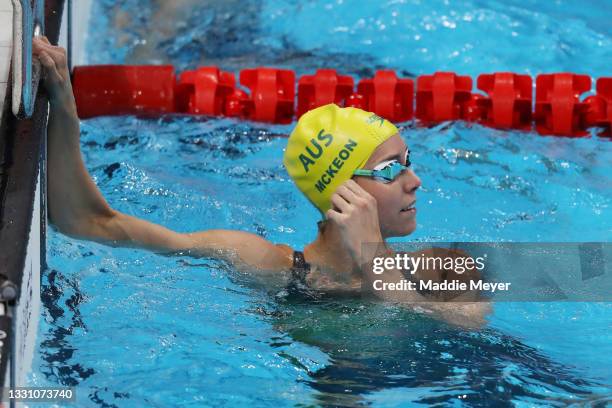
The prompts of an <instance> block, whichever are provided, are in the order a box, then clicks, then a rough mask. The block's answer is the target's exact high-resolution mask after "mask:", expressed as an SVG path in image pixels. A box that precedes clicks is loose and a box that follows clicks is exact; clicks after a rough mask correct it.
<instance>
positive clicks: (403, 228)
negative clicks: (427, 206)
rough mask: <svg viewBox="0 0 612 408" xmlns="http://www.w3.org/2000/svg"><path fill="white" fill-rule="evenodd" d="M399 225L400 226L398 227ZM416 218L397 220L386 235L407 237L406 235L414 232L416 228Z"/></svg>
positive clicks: (386, 236)
mask: <svg viewBox="0 0 612 408" xmlns="http://www.w3.org/2000/svg"><path fill="white" fill-rule="evenodd" d="M398 226H399V228H398ZM416 226H417V225H416V220H411V221H409V222H405V221H404V222H403V223H401V222H397V223H396V224H395V225H394V228H393V229H388V230H387V233H386V234H385V235H384V237H385V238H392V237H405V236H406V235H410V234H412V233H413V232H414V231H415V230H416Z"/></svg>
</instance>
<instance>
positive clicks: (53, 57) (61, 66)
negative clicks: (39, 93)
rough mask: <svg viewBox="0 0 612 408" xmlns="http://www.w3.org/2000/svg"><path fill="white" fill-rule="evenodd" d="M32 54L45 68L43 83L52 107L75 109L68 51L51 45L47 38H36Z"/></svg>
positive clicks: (33, 42)
mask: <svg viewBox="0 0 612 408" xmlns="http://www.w3.org/2000/svg"><path fill="white" fill-rule="evenodd" d="M32 53H33V54H34V55H35V56H36V57H38V59H39V61H40V63H41V65H42V66H43V81H44V86H45V89H46V90H47V92H48V94H49V101H50V102H51V106H52V107H53V106H54V105H57V106H58V107H59V106H61V107H64V108H74V107H75V103H74V95H73V93H72V85H71V83H70V72H69V70H68V63H67V58H66V50H65V49H64V48H62V47H56V46H54V45H51V43H50V42H49V40H48V39H47V37H35V38H34V40H33V41H32Z"/></svg>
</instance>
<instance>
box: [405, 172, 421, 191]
mask: <svg viewBox="0 0 612 408" xmlns="http://www.w3.org/2000/svg"><path fill="white" fill-rule="evenodd" d="M402 177H403V179H404V180H403V181H404V182H403V186H404V190H405V191H406V192H407V193H414V192H416V191H417V190H418V189H419V187H421V179H420V178H419V176H417V175H416V174H415V173H414V171H412V169H408V170H406V171H405V172H404V174H403V175H402Z"/></svg>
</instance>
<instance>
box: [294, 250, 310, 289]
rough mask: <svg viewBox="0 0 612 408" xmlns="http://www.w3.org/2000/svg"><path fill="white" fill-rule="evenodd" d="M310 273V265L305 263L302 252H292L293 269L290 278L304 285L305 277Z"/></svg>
mask: <svg viewBox="0 0 612 408" xmlns="http://www.w3.org/2000/svg"><path fill="white" fill-rule="evenodd" d="M308 272H310V264H309V263H308V262H306V259H305V258H304V253H303V252H302V251H293V268H291V276H292V277H293V279H294V280H295V281H298V282H300V283H302V284H306V275H308Z"/></svg>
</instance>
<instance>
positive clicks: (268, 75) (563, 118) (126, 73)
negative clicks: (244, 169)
mask: <svg viewBox="0 0 612 408" xmlns="http://www.w3.org/2000/svg"><path fill="white" fill-rule="evenodd" d="M239 78H240V85H242V86H244V87H245V88H247V89H248V90H249V91H250V93H249V92H247V90H246V89H243V88H240V87H239V86H238V85H237V84H236V78H235V76H234V74H233V73H231V72H225V71H221V70H220V69H219V68H217V67H201V68H198V69H196V70H193V71H185V72H183V73H182V74H181V75H180V76H179V79H178V81H176V80H175V75H174V69H173V68H172V67H171V66H168V65H164V66H128V65H101V66H84V67H76V68H75V69H74V71H73V77H72V80H73V89H74V93H75V99H76V102H77V109H78V113H79V116H80V117H82V118H90V117H93V116H102V115H125V114H145V115H159V114H164V113H171V112H177V113H188V114H204V115H223V116H229V117H237V118H243V119H250V120H255V121H264V122H272V123H291V121H292V120H293V117H294V115H296V116H297V117H300V116H301V115H303V114H304V113H305V112H307V111H308V110H310V109H314V108H316V107H318V106H322V105H325V104H327V103H332V102H333V103H336V104H338V105H340V106H355V107H359V108H362V109H367V110H369V111H372V112H374V113H376V114H378V115H380V116H382V117H385V118H387V119H389V120H391V121H393V122H402V121H407V120H410V119H412V118H413V116H415V117H416V119H417V120H418V121H419V122H420V123H423V124H425V125H430V124H435V123H438V122H442V121H448V120H467V121H471V122H476V123H481V124H483V125H486V126H491V127H496V128H502V129H521V130H530V129H531V128H532V124H533V123H534V122H535V128H536V130H537V132H538V133H540V134H542V135H553V134H554V135H564V136H573V137H579V136H585V135H588V134H589V132H588V131H587V129H588V128H589V127H594V126H597V127H600V128H602V129H603V132H601V133H599V135H600V136H607V137H611V136H612V129H611V128H612V78H611V77H606V78H599V79H598V80H597V86H596V88H597V93H596V94H595V95H591V96H589V97H587V98H586V99H584V100H581V95H582V94H584V93H585V92H590V91H591V78H590V77H588V76H586V75H576V74H571V73H558V74H543V75H539V76H537V77H536V97H535V106H533V96H532V95H533V80H532V78H531V77H530V76H529V75H519V74H514V73H511V72H497V73H491V74H482V75H480V76H478V78H477V88H478V90H480V91H482V92H483V93H482V94H481V93H477V92H472V79H471V78H470V77H469V76H459V75H456V74H455V73H453V72H436V73H434V74H432V75H422V76H419V77H418V78H417V79H416V88H417V89H416V94H415V92H414V82H413V80H412V79H408V78H398V77H397V75H396V74H395V72H394V71H391V70H379V71H377V72H376V74H375V75H374V77H373V78H363V79H361V80H360V81H359V83H358V85H357V87H356V89H355V83H354V80H353V78H352V77H350V76H348V75H339V74H338V73H337V72H336V71H335V70H331V69H320V70H317V72H316V73H315V74H314V75H304V76H302V77H301V78H300V79H299V81H298V85H297V91H298V92H297V93H298V94H297V109H296V106H295V102H296V92H295V90H296V83H295V82H296V81H295V79H296V78H295V73H294V72H293V71H291V70H285V69H276V68H255V69H245V70H242V71H241V72H240V76H239ZM415 103H416V109H414V105H415Z"/></svg>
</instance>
